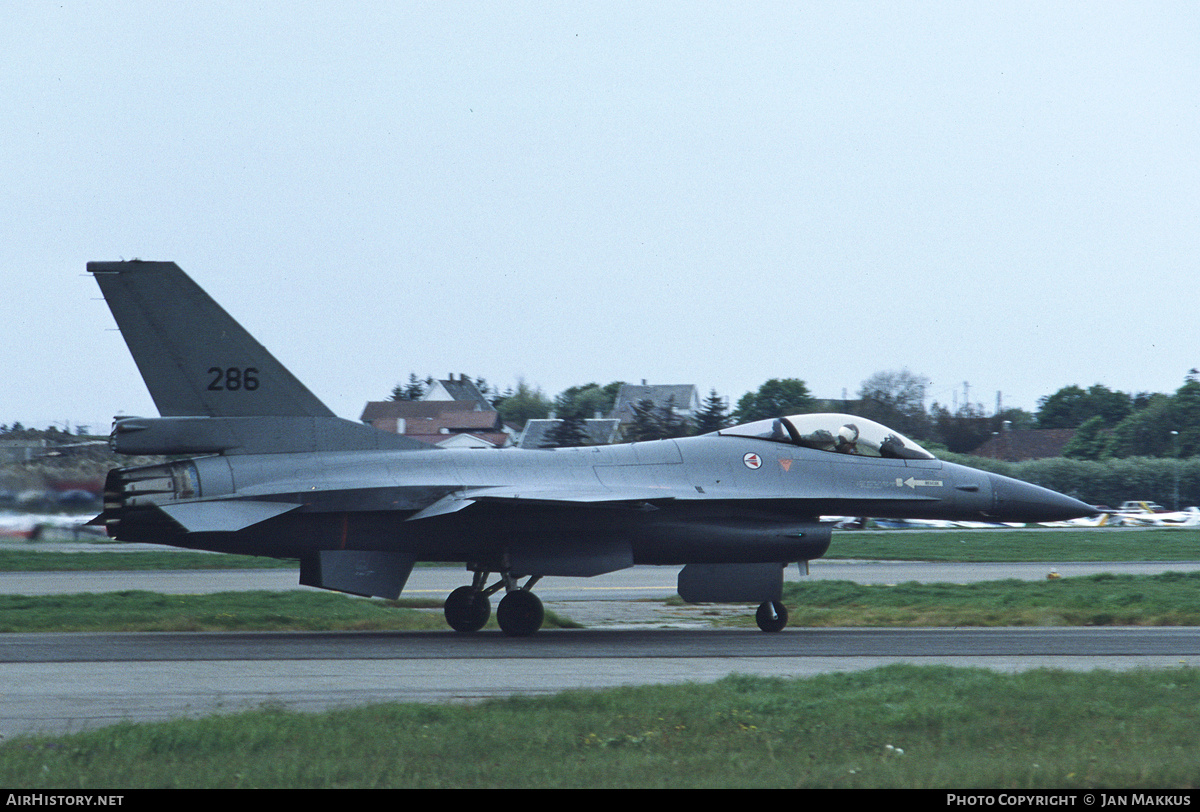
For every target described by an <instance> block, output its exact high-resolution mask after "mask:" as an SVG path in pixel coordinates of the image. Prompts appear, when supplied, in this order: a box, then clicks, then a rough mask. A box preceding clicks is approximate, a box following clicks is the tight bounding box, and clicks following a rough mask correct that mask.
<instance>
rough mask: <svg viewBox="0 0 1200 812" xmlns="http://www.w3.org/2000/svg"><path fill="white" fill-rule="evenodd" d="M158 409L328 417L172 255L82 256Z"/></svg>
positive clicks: (163, 411) (185, 413) (330, 414)
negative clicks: (156, 258)
mask: <svg viewBox="0 0 1200 812" xmlns="http://www.w3.org/2000/svg"><path fill="white" fill-rule="evenodd" d="M87 269H88V271H89V272H91V273H92V274H94V275H95V277H96V281H97V282H98V283H99V284H100V290H101V291H102V292H103V293H104V298H105V300H106V301H107V302H108V307H109V309H110V310H112V314H113V317H114V318H115V319H116V320H117V326H118V327H119V328H120V329H121V334H122V335H123V336H124V337H125V343H126V344H128V345H129V351H130V353H132V354H133V359H134V361H135V362H136V363H137V366H138V370H139V371H140V372H141V374H142V379H143V380H144V381H145V382H146V388H147V389H149V390H150V396H151V397H152V398H154V405H155V406H157V407H158V411H159V414H161V415H162V416H163V417H181V416H197V417H199V416H207V417H259V416H264V417H265V416H274V417H333V416H334V415H333V412H331V411H330V410H329V409H328V408H327V407H326V406H325V404H323V403H321V401H320V400H318V399H317V397H316V396H315V395H313V393H312V392H310V391H309V390H308V388H307V387H305V386H304V384H302V383H300V381H299V380H297V379H296V377H295V376H294V375H292V373H290V372H288V370H287V369H286V368H285V367H284V366H283V365H282V364H280V363H279V362H278V361H277V360H275V357H274V356H272V355H271V353H269V352H267V350H266V348H264V347H263V346H262V345H261V344H259V343H258V342H257V341H255V340H254V338H253V337H252V336H251V335H250V334H249V333H248V332H246V330H245V329H244V328H243V327H242V326H241V325H240V324H238V323H237V322H236V321H234V320H233V318H232V317H231V316H230V315H229V314H228V313H226V312H225V310H224V309H223V308H222V307H221V306H220V305H218V304H217V303H216V302H215V301H213V299H212V298H211V297H210V296H209V295H208V294H207V293H205V292H204V291H203V290H202V289H201V288H200V286H199V285H197V284H196V283H195V282H193V281H192V280H191V279H190V278H189V277H188V275H187V274H185V273H184V272H183V271H182V270H181V269H180V267H179V266H178V265H176V264H175V263H174V262H141V261H138V260H134V261H131V262H89V263H88V266H87Z"/></svg>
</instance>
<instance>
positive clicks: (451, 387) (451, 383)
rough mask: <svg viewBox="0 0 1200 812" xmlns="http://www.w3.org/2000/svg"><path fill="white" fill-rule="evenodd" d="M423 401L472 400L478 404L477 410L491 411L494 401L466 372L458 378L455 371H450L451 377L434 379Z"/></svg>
mask: <svg viewBox="0 0 1200 812" xmlns="http://www.w3.org/2000/svg"><path fill="white" fill-rule="evenodd" d="M421 400H422V401H429V400H436V401H446V400H454V401H468V400H469V401H472V402H474V403H475V404H476V406H477V408H476V409H475V411H484V412H486V411H491V409H492V403H491V401H489V400H488V399H487V398H486V397H484V394H483V393H482V392H480V391H479V387H478V386H476V385H475V382H474V381H472V380H471V379H470V378H468V377H467V376H466V375H465V374H462V373H460V374H459V376H458V378H457V379H456V378H455V377H454V373H453V372H451V373H450V377H449V378H448V379H447V380H444V381H434V382H433V383H432V384H430V386H429V390H428V391H427V392H425V394H424V395H422V396H421Z"/></svg>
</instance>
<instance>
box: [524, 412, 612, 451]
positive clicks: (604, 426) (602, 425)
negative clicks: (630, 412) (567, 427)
mask: <svg viewBox="0 0 1200 812" xmlns="http://www.w3.org/2000/svg"><path fill="white" fill-rule="evenodd" d="M561 422H562V420H560V419H558V418H553V417H552V418H547V419H539V418H535V419H533V420H527V421H525V428H524V429H523V430H522V431H521V434H520V436H518V437H517V447H518V448H548V447H549V443H550V432H551V431H553V430H554V427H555V426H557V425H558V424H559V423H561ZM620 426H621V423H620V421H619V420H612V419H607V418H597V419H590V418H589V419H587V420H584V421H583V430H584V431H585V432H587V436H588V445H610V444H612V443H615V442H616V441H617V433H618V431H619V429H620Z"/></svg>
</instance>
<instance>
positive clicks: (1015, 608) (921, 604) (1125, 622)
mask: <svg viewBox="0 0 1200 812" xmlns="http://www.w3.org/2000/svg"><path fill="white" fill-rule="evenodd" d="M783 599H784V603H785V604H787V606H788V607H789V612H790V615H791V617H790V619H789V625H792V626H1197V625H1200V572H1165V573H1161V574H1159V575H1114V574H1110V573H1101V574H1099V575H1089V576H1082V577H1076V578H1062V579H1059V580H1054V581H1019V580H1015V579H1009V580H1003V581H984V582H980V583H972V584H948V583H933V584H923V583H917V582H907V583H901V584H896V585H894V586H882V585H864V584H856V583H853V582H851V581H802V582H789V583H786V584H784V592H783Z"/></svg>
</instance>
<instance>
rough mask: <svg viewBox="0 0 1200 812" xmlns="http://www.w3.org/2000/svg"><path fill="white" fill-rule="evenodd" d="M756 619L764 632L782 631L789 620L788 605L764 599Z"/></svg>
mask: <svg viewBox="0 0 1200 812" xmlns="http://www.w3.org/2000/svg"><path fill="white" fill-rule="evenodd" d="M754 620H755V621H757V623H758V628H760V629H762V630H763V631H764V632H778V631H782V630H783V627H784V626H786V625H787V622H788V611H787V607H786V606H784V605H783V604H782V603H780V602H779V601H763V602H762V605H760V606H759V607H758V612H756V613H755V615H754Z"/></svg>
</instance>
